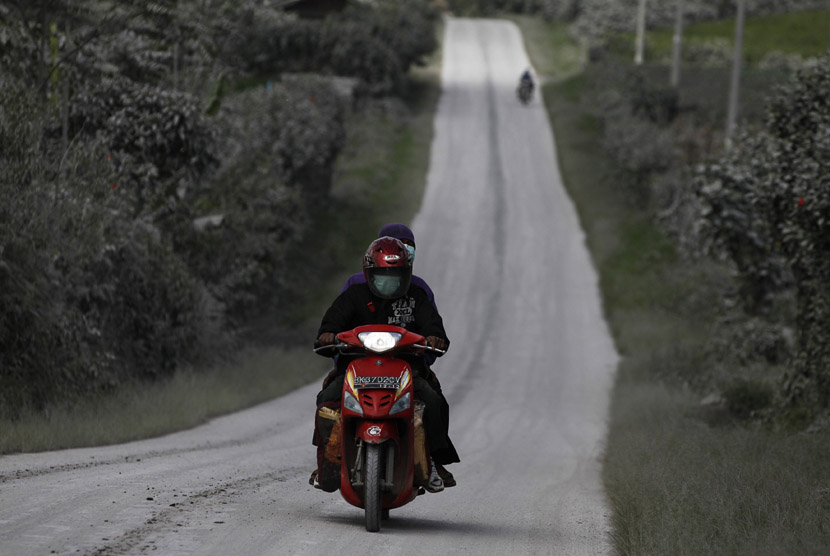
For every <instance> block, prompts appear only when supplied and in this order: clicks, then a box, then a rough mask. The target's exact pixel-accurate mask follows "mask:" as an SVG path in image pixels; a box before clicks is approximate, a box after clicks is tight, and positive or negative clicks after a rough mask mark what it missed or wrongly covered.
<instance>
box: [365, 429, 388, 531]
mask: <svg viewBox="0 0 830 556" xmlns="http://www.w3.org/2000/svg"><path fill="white" fill-rule="evenodd" d="M364 469H365V477H364V482H363V506H364V507H365V508H366V530H367V531H370V532H373V533H374V532H376V531H380V522H381V517H382V515H383V507H382V504H381V496H380V494H381V493H380V481H381V470H382V469H383V466H382V465H381V447H380V445H379V444H367V445H366V467H365V468H364Z"/></svg>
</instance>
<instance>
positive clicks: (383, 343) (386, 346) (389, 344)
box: [357, 332, 401, 353]
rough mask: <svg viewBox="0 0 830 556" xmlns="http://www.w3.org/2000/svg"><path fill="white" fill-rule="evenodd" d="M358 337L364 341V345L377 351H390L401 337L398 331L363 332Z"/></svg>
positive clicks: (370, 349)
mask: <svg viewBox="0 0 830 556" xmlns="http://www.w3.org/2000/svg"><path fill="white" fill-rule="evenodd" d="M357 337H358V339H359V340H360V341H361V342H362V343H363V347H365V348H366V349H368V350H369V351H374V352H375V353H383V352H384V351H389V350H390V349H392V348H393V347H395V346H396V345H398V340H400V339H401V335H400V334H398V333H397V332H361V333H360V334H358V335H357Z"/></svg>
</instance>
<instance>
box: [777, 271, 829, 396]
mask: <svg viewBox="0 0 830 556" xmlns="http://www.w3.org/2000/svg"><path fill="white" fill-rule="evenodd" d="M797 284H798V286H797V288H798V301H797V303H798V314H797V317H796V325H797V340H796V356H795V365H794V368H793V370H792V372H791V374H790V376H788V377H787V382H786V385H785V393H786V396H787V400H788V402H789V403H790V404H791V405H800V406H807V407H810V406H812V407H818V408H827V407H828V406H830V403H828V402H830V342H827V331H828V330H830V284H827V283H824V282H822V281H820V280H817V279H815V278H812V277H808V278H806V279H805V277H804V276H803V275H802V276H801V277H797Z"/></svg>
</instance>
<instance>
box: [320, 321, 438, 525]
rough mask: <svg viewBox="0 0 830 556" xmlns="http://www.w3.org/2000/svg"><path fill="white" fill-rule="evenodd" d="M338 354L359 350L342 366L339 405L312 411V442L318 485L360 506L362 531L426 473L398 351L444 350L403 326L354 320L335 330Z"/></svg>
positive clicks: (416, 411) (412, 493)
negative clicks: (316, 438)
mask: <svg viewBox="0 0 830 556" xmlns="http://www.w3.org/2000/svg"><path fill="white" fill-rule="evenodd" d="M337 339H338V340H339V342H338V343H336V344H334V345H333V346H325V347H321V348H317V349H316V350H315V351H321V350H331V349H332V348H336V349H338V350H339V351H340V353H341V357H342V356H345V355H354V354H360V355H362V357H360V358H358V359H355V360H354V361H352V362H351V363H349V366H348V367H347V369H346V378H345V380H344V381H343V396H342V397H341V402H342V404H341V405H340V408H333V407H323V408H320V410H319V411H318V414H317V420H318V421H317V423H318V430H319V431H321V433H322V434H321V436H323V437H324V441H323V442H322V444H321V445H320V446H319V448H318V464H319V467H318V469H319V472H318V480H319V484H320V488H322V489H323V490H326V491H329V492H333V491H334V490H337V489H338V488H339V489H340V494H341V495H342V496H343V498H344V499H345V500H346V501H347V502H348V503H350V504H352V505H354V506H357V507H358V508H364V509H365V512H366V530H367V531H372V532H374V531H379V530H380V525H381V521H382V520H384V519H388V518H389V510H390V509H392V508H399V507H401V506H403V505H404V504H408V503H409V502H411V501H412V500H413V499H414V498H415V497H416V496H417V495H418V494H423V493H424V490H423V488H421V487H419V486H418V485H417V482H418V481H416V478H417V479H420V480H425V479H426V478H428V477H429V471H430V464H429V462H430V459H429V453H428V448H427V445H426V441H425V434H424V428H423V424H422V417H423V404H422V403H421V402H419V401H417V400H415V395H414V390H413V385H412V379H413V369H412V367H411V365H410V364H409V363H408V362H407V361H406V360H405V359H403V358H401V357H400V356H401V355H404V354H413V355H416V356H422V355H423V353H424V352H425V351H433V352H438V353H443V352H442V351H441V350H438V349H434V348H432V347H429V346H427V345H426V342H425V338H424V337H423V336H421V335H420V334H415V333H414V332H410V331H408V330H406V329H405V328H400V327H397V326H387V325H367V326H359V327H357V328H355V329H354V330H350V331H347V332H341V333H340V334H338V335H337Z"/></svg>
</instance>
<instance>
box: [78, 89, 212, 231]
mask: <svg viewBox="0 0 830 556" xmlns="http://www.w3.org/2000/svg"><path fill="white" fill-rule="evenodd" d="M70 122H71V126H70V132H71V133H72V135H75V136H79V137H84V136H85V137H96V138H97V139H98V140H100V141H101V142H102V143H103V144H104V145H105V146H106V148H107V150H108V155H109V158H110V160H111V162H112V165H113V168H114V172H115V179H116V180H117V181H116V183H117V185H118V188H119V189H120V191H121V192H122V193H123V194H124V195H127V196H129V198H130V199H131V204H132V205H133V216H138V215H142V214H146V213H152V212H155V211H158V210H159V209H168V208H170V207H171V206H175V205H176V203H177V202H178V201H179V200H180V199H182V198H183V197H184V196H185V195H186V194H187V193H188V191H189V190H190V189H192V188H193V187H196V186H197V185H198V184H199V182H200V179H201V176H202V175H203V174H204V173H205V172H206V171H207V170H208V169H209V168H210V167H211V166H212V165H213V164H215V162H216V156H217V155H216V153H215V152H214V145H213V143H214V130H213V129H212V127H211V124H210V122H209V121H208V120H207V118H206V116H205V115H204V114H203V112H202V110H201V109H200V106H199V103H198V101H197V99H196V98H194V97H193V96H192V95H190V94H187V93H179V92H176V91H171V90H169V89H160V88H157V87H154V86H151V85H142V84H137V83H134V82H132V81H129V80H126V79H123V78H116V79H107V80H104V81H102V82H100V83H98V84H95V85H92V86H91V87H90V88H89V89H85V90H81V91H79V92H78V93H77V94H76V96H75V97H74V99H73V103H72V105H71V113H70Z"/></svg>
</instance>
